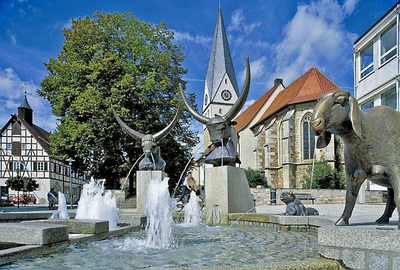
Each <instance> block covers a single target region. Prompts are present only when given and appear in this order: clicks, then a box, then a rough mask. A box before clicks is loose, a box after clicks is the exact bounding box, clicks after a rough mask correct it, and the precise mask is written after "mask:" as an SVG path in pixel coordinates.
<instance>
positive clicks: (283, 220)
mask: <svg viewBox="0 0 400 270" xmlns="http://www.w3.org/2000/svg"><path fill="white" fill-rule="evenodd" d="M278 220H279V224H282V225H290V226H295V225H308V217H307V216H278Z"/></svg>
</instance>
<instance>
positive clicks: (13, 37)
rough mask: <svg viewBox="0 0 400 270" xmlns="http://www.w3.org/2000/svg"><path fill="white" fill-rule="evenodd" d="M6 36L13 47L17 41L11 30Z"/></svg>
mask: <svg viewBox="0 0 400 270" xmlns="http://www.w3.org/2000/svg"><path fill="white" fill-rule="evenodd" d="M7 36H8V38H9V39H10V41H11V43H12V44H13V45H15V44H17V39H16V38H15V36H14V35H13V33H12V32H11V30H7Z"/></svg>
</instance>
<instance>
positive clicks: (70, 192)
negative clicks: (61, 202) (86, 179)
mask: <svg viewBox="0 0 400 270" xmlns="http://www.w3.org/2000/svg"><path fill="white" fill-rule="evenodd" d="M67 161H69V195H70V198H71V209H72V204H73V203H72V171H71V166H72V161H75V160H74V159H72V158H69V159H67Z"/></svg>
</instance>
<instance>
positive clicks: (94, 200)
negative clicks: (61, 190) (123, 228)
mask: <svg viewBox="0 0 400 270" xmlns="http://www.w3.org/2000/svg"><path fill="white" fill-rule="evenodd" d="M104 182H105V180H97V181H96V180H94V179H93V178H92V179H91V180H90V182H89V183H88V184H85V185H84V186H83V191H82V195H81V198H80V199H79V202H78V209H77V210H76V216H75V219H100V220H108V221H109V228H110V230H112V229H115V228H117V227H118V224H119V223H121V221H120V219H119V216H118V207H117V202H116V200H115V198H114V197H113V196H112V193H111V191H110V190H108V191H107V192H105V193H104Z"/></svg>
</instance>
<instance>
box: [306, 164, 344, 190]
mask: <svg viewBox="0 0 400 270" xmlns="http://www.w3.org/2000/svg"><path fill="white" fill-rule="evenodd" d="M311 173H312V165H310V166H308V168H307V171H306V174H305V175H304V177H303V179H302V181H301V182H302V185H303V188H310V182H311ZM311 188H313V189H345V188H346V179H345V176H344V173H343V172H339V171H338V170H336V169H334V168H332V167H331V166H330V165H329V164H328V162H326V161H318V162H315V164H314V175H313V179H312V187H311Z"/></svg>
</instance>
